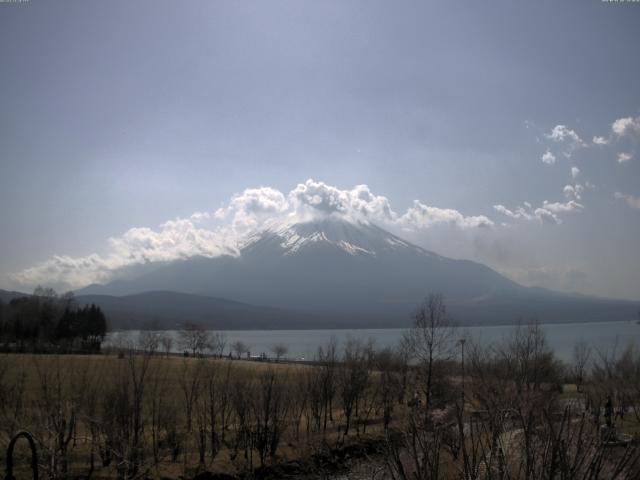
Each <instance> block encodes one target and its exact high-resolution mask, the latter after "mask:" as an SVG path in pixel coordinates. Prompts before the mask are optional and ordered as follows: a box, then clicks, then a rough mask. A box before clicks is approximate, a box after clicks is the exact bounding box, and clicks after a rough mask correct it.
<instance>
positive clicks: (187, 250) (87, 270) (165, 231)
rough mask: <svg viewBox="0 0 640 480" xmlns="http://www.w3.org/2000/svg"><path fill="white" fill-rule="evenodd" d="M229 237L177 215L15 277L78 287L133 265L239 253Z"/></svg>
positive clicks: (25, 282) (21, 281) (27, 282)
mask: <svg viewBox="0 0 640 480" xmlns="http://www.w3.org/2000/svg"><path fill="white" fill-rule="evenodd" d="M227 240H228V239H226V238H225V237H224V235H222V234H221V232H219V231H212V230H207V229H203V228H198V227H196V226H195V224H194V222H193V221H192V220H190V219H176V220H171V221H168V222H165V223H164V224H162V225H160V228H159V229H158V230H153V229H150V228H146V227H139V228H131V229H129V230H127V231H126V232H125V233H124V234H123V235H122V236H120V237H114V238H109V239H108V241H107V243H108V247H109V248H108V253H107V254H105V255H99V254H91V255H87V256H84V257H76V258H74V257H70V256H67V255H55V256H53V257H52V258H50V259H49V260H46V261H45V262H43V263H41V264H39V265H36V266H34V267H31V268H27V269H25V270H22V271H21V272H18V273H16V274H14V275H12V278H13V280H14V281H16V282H17V283H18V284H20V285H29V286H33V285H36V284H39V283H47V284H52V283H55V284H57V285H63V286H64V287H65V288H78V287H81V286H84V285H87V284H90V283H101V282H105V281H108V280H109V279H111V278H112V276H113V275H114V273H115V272H116V271H118V270H119V269H122V268H124V267H128V266H132V265H144V264H148V263H154V262H169V261H173V260H179V259H186V258H190V257H194V256H204V257H216V256H219V255H223V254H228V255H235V254H237V250H236V249H235V246H234V245H233V244H232V243H229V242H228V241H227Z"/></svg>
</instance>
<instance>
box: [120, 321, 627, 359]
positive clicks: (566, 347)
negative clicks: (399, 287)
mask: <svg viewBox="0 0 640 480" xmlns="http://www.w3.org/2000/svg"><path fill="white" fill-rule="evenodd" d="M514 328H515V327H514V326H511V325H499V326H482V327H480V326H474V327H461V328H459V329H458V331H459V332H458V333H459V334H464V335H465V336H466V337H467V338H469V339H471V340H472V341H475V342H478V343H480V344H484V345H486V344H492V343H497V342H500V341H501V340H503V339H505V338H508V336H509V335H511V334H512V332H513V329H514ZM541 328H542V329H543V330H544V332H545V334H546V337H547V340H548V343H549V345H550V346H551V348H552V349H553V350H554V352H555V353H556V355H557V356H558V358H560V359H562V360H565V361H571V358H572V355H573V348H574V345H575V344H576V343H577V342H580V341H584V342H586V343H587V344H588V345H590V346H591V348H592V349H594V350H596V351H600V352H605V351H611V350H612V349H614V348H617V349H618V350H620V349H623V348H626V347H627V345H629V344H635V345H638V346H640V325H638V324H636V323H635V322H602V323H565V324H543V325H541ZM405 331H406V330H405V329H395V328H387V329H359V330H226V331H224V332H223V333H224V335H225V337H226V344H227V347H226V351H225V353H228V351H229V348H230V345H231V344H232V343H233V342H235V341H238V340H240V341H242V342H244V343H245V344H246V345H247V346H248V347H249V349H250V352H251V355H260V354H262V353H264V354H266V355H267V356H272V353H271V349H272V347H273V345H275V344H277V343H278V344H284V345H286V346H287V348H288V353H287V355H286V356H287V357H288V358H291V359H296V360H300V359H307V360H309V359H313V358H314V356H315V354H316V352H317V351H318V347H320V346H325V345H327V343H328V342H329V341H330V340H331V338H332V337H335V338H336V339H337V341H338V342H339V343H342V344H343V343H344V342H345V340H347V339H348V338H349V337H351V338H357V339H360V340H365V341H366V340H368V339H372V340H373V341H374V342H375V345H376V347H377V348H384V347H387V346H395V345H397V344H398V342H399V341H400V339H401V338H402V335H403V333H404V332H405ZM166 333H168V334H170V335H171V336H173V337H174V347H173V350H174V351H176V352H177V351H181V348H180V346H179V344H178V332H177V331H169V332H166ZM137 335H139V332H138V331H136V330H132V331H127V332H114V333H112V334H110V335H109V337H108V338H107V344H113V343H116V342H118V341H121V340H122V339H123V338H126V339H127V340H131V341H135V338H136V337H137Z"/></svg>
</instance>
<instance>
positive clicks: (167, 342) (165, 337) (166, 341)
mask: <svg viewBox="0 0 640 480" xmlns="http://www.w3.org/2000/svg"><path fill="white" fill-rule="evenodd" d="M160 345H162V351H163V352H164V354H165V356H167V357H168V356H169V354H170V353H171V349H172V348H173V337H172V336H171V335H170V334H169V333H167V332H164V333H163V334H162V336H161V337H160Z"/></svg>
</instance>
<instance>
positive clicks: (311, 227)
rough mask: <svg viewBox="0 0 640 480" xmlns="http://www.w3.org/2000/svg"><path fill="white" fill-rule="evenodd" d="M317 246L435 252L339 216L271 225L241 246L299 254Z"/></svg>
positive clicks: (356, 251) (379, 251)
mask: <svg viewBox="0 0 640 480" xmlns="http://www.w3.org/2000/svg"><path fill="white" fill-rule="evenodd" d="M314 246H325V247H326V246H329V247H333V248H336V249H338V250H340V251H342V252H344V253H347V254H349V255H352V256H356V255H368V256H373V257H375V256H377V255H380V254H383V253H389V252H393V251H404V250H411V251H413V252H414V253H415V252H419V253H422V254H427V255H432V254H431V253H430V252H427V251H426V250H423V249H421V248H419V247H416V246H414V245H412V244H410V243H408V242H405V241H404V240H402V239H400V238H398V237H396V236H395V235H393V234H391V233H389V232H387V231H386V230H383V229H381V228H379V227H377V226H375V225H373V224H369V223H364V222H359V221H349V220H346V219H343V218H339V217H325V218H322V219H318V220H312V221H304V222H294V221H287V222H282V223H279V224H275V225H271V226H269V227H267V228H265V229H263V230H261V231H259V232H255V233H253V234H252V235H250V236H248V237H247V238H246V239H245V241H244V242H243V244H242V245H241V247H240V250H241V252H255V251H257V250H261V249H264V248H267V247H268V248H270V249H273V248H276V249H279V250H280V251H281V254H282V255H295V254H298V253H300V252H302V251H303V250H307V249H309V248H312V247H314Z"/></svg>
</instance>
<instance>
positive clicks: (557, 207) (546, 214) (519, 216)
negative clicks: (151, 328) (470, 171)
mask: <svg viewBox="0 0 640 480" xmlns="http://www.w3.org/2000/svg"><path fill="white" fill-rule="evenodd" d="M582 190H583V187H582V186H580V185H576V186H575V187H574V186H571V185H567V186H565V187H564V193H565V196H567V195H577V196H576V197H574V198H575V199H576V200H577V199H579V198H580V197H579V195H580V192H582ZM493 208H494V210H495V211H496V212H498V213H501V214H503V215H505V216H507V217H510V218H513V219H515V220H537V221H539V222H541V223H550V224H555V225H557V224H560V223H562V220H561V219H560V217H559V215H560V214H566V213H571V212H578V211H580V210H582V209H583V208H584V206H583V205H582V204H580V203H578V202H577V201H575V200H568V201H567V202H566V203H561V202H553V203H552V202H548V201H547V200H545V201H544V202H543V203H542V206H541V207H538V208H535V209H534V208H533V207H532V206H531V204H530V203H528V202H525V203H524V204H523V205H522V206H519V207H517V208H516V209H514V210H510V209H508V208H507V207H505V206H504V205H494V206H493Z"/></svg>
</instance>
